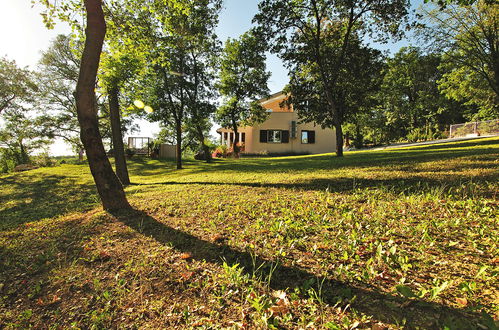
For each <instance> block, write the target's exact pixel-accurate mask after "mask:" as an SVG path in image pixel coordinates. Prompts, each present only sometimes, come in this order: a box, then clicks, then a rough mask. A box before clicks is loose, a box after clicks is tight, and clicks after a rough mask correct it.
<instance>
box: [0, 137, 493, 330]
mask: <svg viewBox="0 0 499 330" xmlns="http://www.w3.org/2000/svg"><path fill="white" fill-rule="evenodd" d="M498 159H499V139H498V138H489V139H480V140H472V141H466V142H458V143H447V144H441V145H429V146H421V147H412V148H404V149H393V150H388V151H367V152H366V151H364V152H350V153H346V155H345V157H344V158H343V159H338V158H335V157H332V155H313V156H297V157H279V158H260V159H257V158H248V159H240V160H217V161H215V163H213V164H205V163H202V162H198V161H186V163H185V169H183V170H181V171H177V170H174V164H173V163H171V162H163V161H157V160H147V159H135V160H133V161H131V162H130V163H129V168H130V174H131V180H132V182H133V184H132V185H130V186H129V187H127V189H126V191H127V195H128V198H129V200H130V201H131V203H132V205H133V206H134V207H135V209H136V212H133V213H131V214H120V215H111V214H107V213H105V212H102V211H101V209H100V207H99V204H98V199H97V197H96V191H95V188H94V187H93V181H92V178H91V176H90V174H89V171H88V168H87V167H86V166H85V165H62V166H59V167H54V168H42V169H38V170H34V171H30V172H26V173H16V174H10V175H4V176H0V187H1V189H0V327H7V328H11V327H12V328H13V327H21V328H24V327H29V326H34V327H53V328H57V327H61V328H66V327H69V326H75V327H81V328H89V327H94V328H109V327H148V328H174V327H175V328H179V327H180V328H197V327H200V328H220V327H228V328H239V327H244V326H245V327H250V328H266V327H268V328H305V327H307V326H308V327H312V328H329V329H343V328H345V329H351V328H355V327H358V328H372V327H378V328H383V327H390V328H402V327H412V328H416V327H420V328H444V327H448V328H451V329H454V328H465V329H470V328H494V326H495V325H494V321H493V319H494V318H495V319H496V320H497V318H498V317H499V310H498V305H499V301H498V298H497V297H498V296H499V288H498V284H497V283H498V279H497V275H498V271H499V267H498V266H499V259H498V255H499V254H498V252H499V250H498V237H499V226H498V224H499V223H498V196H497V192H498V191H499V180H498V179H499V171H498V168H499V160H498Z"/></svg>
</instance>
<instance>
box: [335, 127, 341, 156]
mask: <svg viewBox="0 0 499 330" xmlns="http://www.w3.org/2000/svg"><path fill="white" fill-rule="evenodd" d="M334 128H335V131H336V156H337V157H343V129H342V128H341V124H338V123H336V124H335V125H334Z"/></svg>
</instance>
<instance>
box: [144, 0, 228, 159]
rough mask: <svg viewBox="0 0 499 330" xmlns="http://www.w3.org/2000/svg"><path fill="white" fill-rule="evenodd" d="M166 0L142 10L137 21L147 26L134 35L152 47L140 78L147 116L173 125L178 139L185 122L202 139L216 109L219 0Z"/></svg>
mask: <svg viewBox="0 0 499 330" xmlns="http://www.w3.org/2000/svg"><path fill="white" fill-rule="evenodd" d="M162 3H163V2H162V1H156V2H154V5H153V7H152V9H150V10H153V11H154V15H149V16H147V17H143V16H141V19H142V20H141V21H137V22H136V23H137V24H139V26H141V27H143V30H144V31H143V34H142V35H141V38H139V39H138V40H136V41H137V42H139V43H140V45H141V46H142V47H145V48H146V49H148V50H149V51H148V52H147V53H146V55H147V56H146V62H147V64H148V66H147V68H146V75H145V78H144V80H143V81H142V84H143V85H144V86H145V88H144V90H143V99H144V100H145V101H146V103H148V104H150V105H151V106H152V108H153V110H154V111H153V112H152V113H151V114H149V115H148V118H149V119H150V120H153V121H159V122H160V123H161V124H162V125H163V126H165V127H168V128H169V129H172V130H175V135H176V142H177V143H178V144H180V145H181V144H182V136H183V131H184V130H185V129H186V128H187V129H188V130H190V132H191V134H193V135H194V137H195V138H196V139H197V141H198V143H199V144H200V145H204V140H205V138H206V136H207V131H208V130H209V127H210V126H209V120H208V119H209V117H210V116H211V114H212V113H213V111H214V109H215V107H214V105H213V99H214V97H215V94H214V85H213V83H214V69H215V68H216V57H217V54H218V51H219V42H218V40H217V36H216V34H215V26H216V25H217V23H218V13H219V11H220V9H221V1H220V0H203V1H185V2H183V5H182V6H183V7H182V8H178V7H177V6H164V5H162ZM139 16H140V15H139ZM179 161H180V158H179ZM180 166H181V165H180Z"/></svg>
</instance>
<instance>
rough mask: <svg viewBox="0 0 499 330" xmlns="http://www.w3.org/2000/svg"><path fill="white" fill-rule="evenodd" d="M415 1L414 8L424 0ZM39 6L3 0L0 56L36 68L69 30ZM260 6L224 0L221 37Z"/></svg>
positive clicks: (276, 70)
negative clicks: (48, 21)
mask: <svg viewBox="0 0 499 330" xmlns="http://www.w3.org/2000/svg"><path fill="white" fill-rule="evenodd" d="M412 2H413V8H414V9H415V7H417V6H419V4H421V3H422V0H414V1H412ZM39 9H40V6H35V7H34V8H32V6H31V1H30V0H0V31H2V32H1V33H0V56H7V57H8V58H9V59H14V60H16V62H17V63H18V65H20V66H23V67H24V66H30V67H31V68H32V69H34V68H35V67H36V64H37V62H38V60H39V58H40V51H42V50H44V49H47V47H48V46H49V44H50V41H51V40H52V39H53V38H55V36H56V35H57V34H59V33H68V32H69V31H70V30H69V28H68V27H67V26H66V25H65V24H63V23H60V24H57V25H56V28H55V30H47V29H46V28H45V26H44V25H43V23H42V19H41V17H40V15H39ZM257 9H258V0H225V1H224V9H223V11H222V13H221V16H220V24H219V27H218V28H217V33H218V35H219V37H220V40H222V41H225V40H226V39H227V38H228V37H231V38H237V37H238V36H239V35H241V34H242V33H244V32H246V31H247V30H249V29H250V28H251V20H252V19H253V16H254V15H255V14H256V12H257ZM405 45H407V42H406V41H404V42H401V43H398V44H388V45H384V46H382V48H383V49H388V50H389V51H390V52H391V53H394V52H396V51H397V50H398V49H399V48H400V47H401V46H405ZM267 69H268V70H269V71H270V72H271V73H272V76H271V78H270V81H269V88H270V90H271V92H278V91H280V90H281V89H282V88H283V87H284V85H285V84H286V83H287V82H288V78H287V74H286V71H285V69H284V68H283V66H282V63H281V61H280V60H279V59H278V58H277V57H276V56H275V55H271V54H268V59H267ZM140 126H141V129H142V132H141V133H140V134H143V135H145V136H147V135H150V134H151V132H152V133H156V132H157V131H158V126H157V124H148V123H146V122H144V121H141V123H140ZM146 132H147V133H146ZM51 151H52V152H53V153H54V154H61V153H64V152H66V151H65V149H64V147H63V145H62V144H61V143H57V144H56V146H55V147H53V148H52V150H51Z"/></svg>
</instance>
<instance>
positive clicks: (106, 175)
mask: <svg viewBox="0 0 499 330" xmlns="http://www.w3.org/2000/svg"><path fill="white" fill-rule="evenodd" d="M84 3H85V9H86V13H87V28H86V30H85V35H86V39H85V47H84V49H83V55H82V58H81V64H80V73H79V76H78V84H77V85H76V111H77V113H78V122H79V123H80V128H81V132H80V138H81V142H82V143H83V146H84V148H85V151H86V153H87V158H88V164H89V166H90V171H91V172H92V176H93V177H94V181H95V185H96V186H97V191H98V193H99V196H100V198H101V201H102V206H103V207H104V209H105V210H109V211H115V210H120V209H129V208H130V204H128V201H127V199H126V196H125V192H124V191H123V186H122V185H121V182H120V180H119V179H118V177H117V176H116V175H115V174H114V172H113V168H112V167H111V163H109V160H108V159H107V156H106V152H105V150H104V145H103V144H102V137H101V135H100V132H99V121H98V119H97V108H96V104H95V92H94V89H95V81H96V77H97V69H98V68H99V60H100V54H101V52H102V44H103V42H104V36H105V34H106V23H105V21H104V13H103V11H102V1H101V0H85V1H84Z"/></svg>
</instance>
